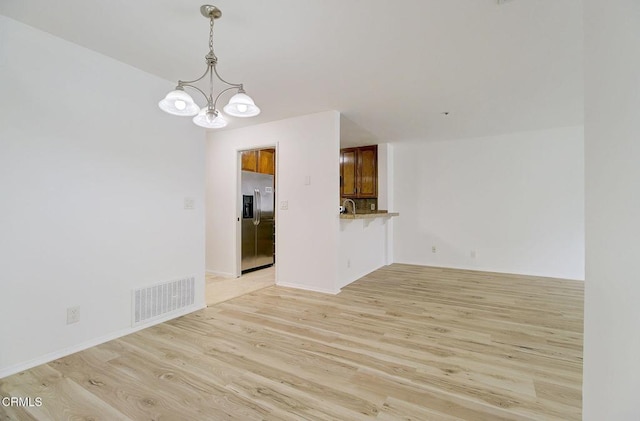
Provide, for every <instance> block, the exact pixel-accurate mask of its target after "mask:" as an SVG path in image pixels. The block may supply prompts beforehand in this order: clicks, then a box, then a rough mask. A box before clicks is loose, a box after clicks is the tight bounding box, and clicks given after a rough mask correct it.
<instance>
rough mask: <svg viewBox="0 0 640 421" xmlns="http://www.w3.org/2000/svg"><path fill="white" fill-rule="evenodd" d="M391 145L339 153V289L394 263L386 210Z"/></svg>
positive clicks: (390, 220) (389, 215)
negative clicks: (341, 210)
mask: <svg viewBox="0 0 640 421" xmlns="http://www.w3.org/2000/svg"><path fill="white" fill-rule="evenodd" d="M388 151H389V145H387V144H381V145H369V146H362V147H349V148H343V149H341V150H340V203H339V205H341V206H343V207H344V208H343V210H344V213H341V214H340V252H339V277H338V280H339V285H338V287H339V288H342V287H344V286H346V285H348V284H350V283H351V282H354V281H356V280H357V279H359V278H361V277H363V276H364V275H366V274H368V273H370V272H372V271H374V270H376V269H379V268H380V267H383V266H386V265H388V264H390V263H391V262H392V259H393V247H392V235H391V233H392V223H393V219H394V217H397V216H399V213H398V212H389V211H388V210H383V209H380V207H383V208H387V206H388V205H389V204H390V203H389V197H390V195H389V189H388V186H390V185H391V184H392V183H390V180H389V179H388V177H389V176H388V171H387V167H388V162H387V161H388V158H389V153H388ZM354 208H355V209H354Z"/></svg>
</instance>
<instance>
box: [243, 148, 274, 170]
mask: <svg viewBox="0 0 640 421" xmlns="http://www.w3.org/2000/svg"><path fill="white" fill-rule="evenodd" d="M275 156H276V150H275V149H260V150H253V151H244V152H242V170H243V171H253V172H259V173H262V174H271V175H275Z"/></svg>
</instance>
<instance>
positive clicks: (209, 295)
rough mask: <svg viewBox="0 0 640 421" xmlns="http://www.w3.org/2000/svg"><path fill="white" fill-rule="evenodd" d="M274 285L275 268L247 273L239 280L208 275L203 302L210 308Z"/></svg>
mask: <svg viewBox="0 0 640 421" xmlns="http://www.w3.org/2000/svg"><path fill="white" fill-rule="evenodd" d="M275 284H276V267H275V266H270V267H268V268H265V269H260V270H256V271H253V272H248V273H245V274H244V275H242V276H241V277H239V278H225V277H222V276H216V275H209V274H208V275H207V276H206V287H205V294H206V297H205V302H206V303H207V305H208V306H211V305H214V304H218V303H221V302H223V301H227V300H230V299H232V298H236V297H240V296H241V295H244V294H248V293H250V292H254V291H257V290H259V289H262V288H266V287H270V286H273V285H275Z"/></svg>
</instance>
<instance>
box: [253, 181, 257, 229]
mask: <svg viewBox="0 0 640 421" xmlns="http://www.w3.org/2000/svg"><path fill="white" fill-rule="evenodd" d="M253 225H258V190H257V189H253Z"/></svg>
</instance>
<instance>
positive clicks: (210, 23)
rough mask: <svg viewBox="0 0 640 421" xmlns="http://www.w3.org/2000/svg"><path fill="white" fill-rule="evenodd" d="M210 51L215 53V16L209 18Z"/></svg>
mask: <svg viewBox="0 0 640 421" xmlns="http://www.w3.org/2000/svg"><path fill="white" fill-rule="evenodd" d="M209 51H210V52H211V53H212V54H213V17H212V18H211V19H209Z"/></svg>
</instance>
